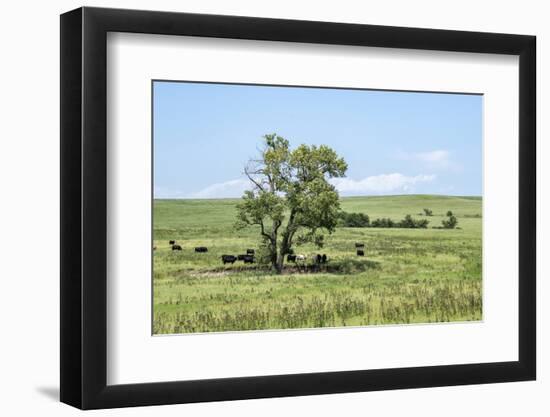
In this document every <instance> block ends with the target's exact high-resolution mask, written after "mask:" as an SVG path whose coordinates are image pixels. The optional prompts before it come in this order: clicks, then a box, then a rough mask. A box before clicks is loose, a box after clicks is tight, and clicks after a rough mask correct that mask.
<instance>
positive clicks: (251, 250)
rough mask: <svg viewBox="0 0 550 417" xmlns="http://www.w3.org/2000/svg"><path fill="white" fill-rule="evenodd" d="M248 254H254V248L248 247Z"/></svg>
mask: <svg viewBox="0 0 550 417" xmlns="http://www.w3.org/2000/svg"><path fill="white" fill-rule="evenodd" d="M246 254H247V255H254V249H247V250H246Z"/></svg>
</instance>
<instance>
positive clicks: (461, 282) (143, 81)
mask: <svg viewBox="0 0 550 417" xmlns="http://www.w3.org/2000/svg"><path fill="white" fill-rule="evenodd" d="M535 102H536V100H535V37H533V36H526V35H510V34H494V33H475V32H460V31H447V30H432V29H416V28H401V27H387V26H371V25H357V24H342V23H328V22H312V21H295V20H278V19H265V18H252V17H237V16H216V15H200V14H186V13H168V12H152V11H136V10H118V9H101V8H87V7H85V8H80V9H77V10H74V11H71V12H68V13H65V14H63V15H62V16H61V312H60V314H61V401H63V402H65V403H67V404H70V405H73V406H75V407H79V408H82V409H94V408H112V407H125V406H139V405H155V404H174V403H189V402H201V401H219V400H237V399H249V398H264V397H280V396H297V395H314V394H327V393H343V392H357V391H374V390H388V389H400V388H420V387H434V386H447V385H462V384H481V383H495V382H507V381H524V380H533V379H535V375H536V350H535V346H536V331H535V329H536V315H535V311H536V305H535V300H536V296H535V295H536V267H535V253H536V251H535V249H536V222H535V219H536V191H535V189H536V188H535V172H536V166H535V161H536V157H535V156H536V155H535V153H536V147H535Z"/></svg>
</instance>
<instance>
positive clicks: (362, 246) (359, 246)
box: [355, 243, 365, 248]
mask: <svg viewBox="0 0 550 417" xmlns="http://www.w3.org/2000/svg"><path fill="white" fill-rule="evenodd" d="M355 247H356V248H364V247H365V244H364V243H356V244H355Z"/></svg>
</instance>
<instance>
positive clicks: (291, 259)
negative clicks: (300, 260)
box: [286, 255, 296, 262]
mask: <svg viewBox="0 0 550 417" xmlns="http://www.w3.org/2000/svg"><path fill="white" fill-rule="evenodd" d="M286 261H287V262H296V255H286Z"/></svg>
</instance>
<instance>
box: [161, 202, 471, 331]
mask: <svg viewBox="0 0 550 417" xmlns="http://www.w3.org/2000/svg"><path fill="white" fill-rule="evenodd" d="M238 201H239V200H229V199H228V200H155V202H154V237H153V239H154V243H153V244H154V245H155V246H156V247H157V250H155V251H154V268H153V271H154V272H153V288H154V320H153V332H154V333H155V334H170V333H192V332H219V331H237V330H259V329H287V328H308V327H338V326H363V325H378V324H403V323H433V322H448V321H469V320H480V319H481V317H482V277H481V269H482V268H481V259H482V256H481V232H482V230H481V229H482V218H481V216H482V207H481V204H482V202H481V198H480V197H447V196H424V195H422V196H420V195H407V196H384V197H350V198H342V199H341V206H342V209H343V210H345V211H348V212H363V213H366V214H368V215H369V216H370V218H371V220H372V219H374V218H377V217H390V218H392V219H393V220H401V219H402V218H403V217H404V216H405V215H406V214H411V215H412V216H413V217H415V218H420V217H421V216H420V213H422V209H423V208H429V209H431V210H433V216H432V217H428V219H429V220H430V224H429V226H428V227H429V228H428V229H394V228H392V229H378V228H343V227H342V228H338V229H337V231H336V232H335V233H333V234H332V235H330V236H327V239H326V245H325V247H324V248H323V249H320V250H318V249H316V248H314V247H313V246H308V245H305V246H301V247H297V248H296V252H297V253H303V254H308V255H311V254H314V253H326V254H327V256H328V258H329V262H328V264H327V265H326V267H325V268H324V269H323V270H321V271H319V272H316V273H311V272H310V273H304V272H302V273H300V272H299V271H297V270H295V269H293V268H288V269H287V270H286V271H285V273H284V274H282V275H276V274H274V273H272V272H270V271H269V270H268V269H266V268H265V267H261V266H259V265H257V264H253V265H244V264H243V263H242V262H236V263H235V264H233V265H231V264H227V265H225V266H224V265H223V264H222V262H221V255H222V254H232V255H237V254H241V253H244V252H245V251H246V249H247V248H257V247H258V243H259V238H258V237H259V233H258V230H256V229H254V228H250V229H248V230H244V231H243V230H241V231H236V230H235V229H234V227H233V226H234V222H235V205H236V203H237V202H238ZM448 210H452V211H453V213H454V214H455V215H456V216H457V218H458V227H459V229H453V230H444V229H432V228H431V227H432V226H441V220H442V219H444V216H445V213H446V212H447V211H448ZM422 218H424V217H422ZM170 239H175V240H177V243H178V244H180V245H181V246H182V247H183V250H182V251H181V252H172V250H171V248H170V245H169V244H168V240H170ZM355 242H363V243H365V257H357V256H356V254H355V247H354V244H355ZM195 246H207V247H208V253H195V252H194V251H193V248H194V247H195Z"/></svg>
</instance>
